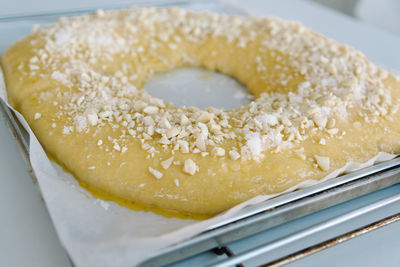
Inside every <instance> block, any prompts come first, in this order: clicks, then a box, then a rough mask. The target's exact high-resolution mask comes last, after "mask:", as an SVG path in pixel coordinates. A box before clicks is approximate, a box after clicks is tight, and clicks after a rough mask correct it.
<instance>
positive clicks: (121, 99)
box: [2, 8, 400, 215]
mask: <svg viewBox="0 0 400 267" xmlns="http://www.w3.org/2000/svg"><path fill="white" fill-rule="evenodd" d="M184 66H201V67H204V68H206V69H209V70H215V71H219V72H222V73H224V74H227V75H230V76H232V77H235V78H236V79H238V80H239V81H240V82H242V83H243V84H244V85H246V86H247V88H248V90H249V91H250V92H251V93H252V94H253V95H254V96H255V100H254V101H252V102H251V103H250V104H249V105H247V106H242V107H240V108H237V109H235V110H221V109H217V108H213V107H210V108H208V109H207V110H201V109H198V108H195V107H180V108H178V107H174V106H173V105H172V104H165V103H164V102H163V101H162V100H161V99H158V98H156V97H153V96H150V95H149V94H147V93H146V92H145V91H144V90H141V88H142V86H143V84H144V83H145V82H146V80H147V79H148V78H149V77H151V76H152V75H153V74H154V73H158V72H163V71H167V70H171V69H173V68H177V67H184ZM2 67H3V70H4V74H5V80H6V85H7V90H8V97H9V101H10V103H11V104H12V105H13V106H14V107H15V108H16V109H17V110H18V111H20V112H21V113H22V114H23V115H24V117H25V118H26V120H27V121H28V123H29V125H30V126H31V127H32V129H33V131H34V132H35V134H36V135H37V137H38V139H39V140H40V142H41V144H42V145H43V146H44V148H45V149H46V151H47V152H49V153H50V154H51V155H53V156H54V157H55V158H56V159H57V161H59V162H60V163H62V164H63V165H65V166H66V168H67V169H68V170H69V171H71V172H72V173H73V174H74V175H75V176H76V177H77V178H78V179H80V180H82V181H84V182H85V183H87V184H88V185H89V186H91V187H94V188H96V189H97V190H101V191H104V192H107V193H110V194H112V195H115V196H118V197H121V198H124V199H127V200H130V201H134V202H140V203H144V204H148V205H154V206H157V207H160V208H162V209H166V210H174V211H179V212H184V213H185V212H187V213H196V214H209V215H210V214H216V213H219V212H221V211H223V210H226V209H228V208H230V207H232V206H233V205H236V204H238V203H240V202H242V201H245V200H247V199H249V198H251V197H254V196H256V195H259V194H273V193H277V192H281V191H282V190H285V189H287V188H289V187H291V186H293V185H296V184H298V183H299V182H301V181H303V180H306V179H320V178H322V177H324V176H326V175H327V174H328V173H330V172H331V171H333V170H335V169H337V168H340V167H342V166H343V165H344V164H345V163H346V162H348V161H357V162H364V161H366V160H368V159H370V158H371V157H373V156H375V155H376V154H377V153H378V152H380V151H385V152H389V153H399V152H400V143H399V142H400V124H399V123H398V121H399V118H400V115H399V112H398V107H399V102H398V99H399V94H400V85H399V82H398V81H397V80H396V79H395V78H394V77H393V76H392V75H390V74H389V73H388V72H387V71H385V70H382V69H380V68H378V67H377V66H375V65H374V64H373V63H371V62H369V61H367V60H366V59H365V57H364V56H363V55H362V54H360V53H359V52H357V51H355V50H354V49H352V48H350V47H348V46H345V45H341V44H338V43H336V42H334V41H332V40H329V39H327V38H325V37H323V36H321V35H318V34H316V33H314V32H312V31H310V30H309V29H307V28H305V27H304V26H302V25H299V24H297V23H294V22H288V21H283V20H280V19H277V18H252V17H240V16H228V15H218V14H214V13H192V12H188V11H184V10H181V9H177V8H170V9H156V8H144V9H138V8H133V9H130V10H123V11H107V12H103V11H98V12H97V13H96V14H90V15H84V16H80V17H76V18H63V19H61V20H60V21H59V22H58V23H56V24H54V25H50V26H46V27H43V28H35V29H34V30H33V32H32V34H30V35H29V36H28V37H26V38H24V39H23V40H21V41H19V42H18V43H16V44H15V45H13V46H12V47H11V48H10V49H9V50H8V51H7V52H6V53H4V55H3V57H2Z"/></svg>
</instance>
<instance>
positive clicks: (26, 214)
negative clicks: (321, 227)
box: [0, 0, 400, 267]
mask: <svg viewBox="0 0 400 267" xmlns="http://www.w3.org/2000/svg"><path fill="white" fill-rule="evenodd" d="M128 2H130V1H119V3H128ZM238 2H239V1H238ZM285 2H287V3H288V2H289V1H285ZM296 3H297V1H294V0H293V1H292V2H290V5H288V8H290V11H287V12H286V13H285V14H283V16H289V17H290V18H292V19H297V17H300V16H298V14H297V13H296V12H297V10H298V9H297V7H296ZM110 4H114V3H112V2H109V1H107V0H97V1H96V0H86V1H82V0H69V1H51V0H41V1H30V0H11V1H5V0H2V1H0V16H5V15H12V14H21V13H34V12H39V11H49V10H60V9H71V8H74V9H75V8H85V7H92V6H96V5H97V6H104V5H106V6H107V5H110ZM241 4H242V5H246V6H248V7H249V8H253V9H254V10H258V13H260V14H265V12H266V11H267V12H266V13H268V12H270V13H274V12H278V11H277V10H274V4H273V1H271V0H270V1H261V0H248V1H243V2H241ZM312 9H313V7H312V6H310V12H312ZM314 12H316V10H314ZM278 13H279V12H278ZM318 19H321V18H318V17H315V16H310V17H308V18H306V19H304V18H303V23H305V24H308V23H310V25H317V26H316V27H314V28H315V29H316V30H320V31H322V32H324V33H325V34H327V35H328V36H330V37H334V38H336V39H338V40H339V41H346V42H347V43H350V44H352V43H353V42H354V44H357V45H358V46H357V47H358V48H359V49H361V50H362V51H364V52H365V53H366V54H367V55H368V54H369V52H370V51H372V50H373V49H374V41H375V42H376V40H377V39H379V38H381V37H382V36H383V37H384V38H385V39H384V40H381V41H379V42H385V43H386V44H385V45H383V47H385V46H388V48H387V49H383V50H382V51H381V53H380V54H379V55H376V54H374V53H372V54H371V55H372V57H373V58H372V59H373V60H375V61H377V62H378V63H381V64H383V63H384V64H386V65H388V66H391V67H393V68H397V69H400V60H399V56H400V55H397V56H393V54H391V53H390V51H393V47H391V48H390V47H389V46H393V45H396V46H397V45H398V46H397V47H400V38H399V37H397V36H394V35H387V34H384V33H382V32H381V31H379V30H375V29H374V30H373V32H374V34H376V35H375V36H374V37H372V38H371V40H370V41H368V42H367V41H366V42H362V43H361V45H360V42H359V40H357V39H358V38H359V37H358V36H352V35H354V33H350V32H347V33H346V32H341V33H339V34H338V32H337V29H335V25H332V27H327V25H324V24H326V23H332V21H330V20H329V19H330V18H329V16H328V17H325V19H323V20H322V21H321V24H320V26H319V27H318V24H315V21H314V20H318ZM343 19H344V20H347V18H343ZM313 21H314V22H313ZM313 23H314V24H313ZM367 28H369V27H368V26H364V25H363V26H361V28H360V29H361V30H362V29H365V30H367ZM330 29H331V31H330ZM364 37H365V36H364ZM0 38H6V36H1V37H0ZM360 46H361V47H360ZM398 54H399V53H398ZM0 142H1V145H0V170H1V172H0V178H1V184H2V185H1V186H0V260H1V263H0V266H43V267H47V266H71V263H70V262H69V260H68V258H67V256H66V253H65V251H64V249H63V248H62V246H61V245H60V243H59V241H58V238H57V235H56V233H55V230H54V227H53V226H52V223H51V221H50V218H49V215H48V213H47V210H46V208H45V205H44V203H43V201H42V200H41V198H40V194H39V192H38V190H37V187H36V186H35V185H34V184H33V182H32V180H31V177H30V175H29V173H28V170H27V168H26V165H25V163H24V161H23V159H22V157H21V154H20V152H19V150H18V148H17V146H16V144H15V142H14V140H13V137H12V135H11V133H10V131H9V130H8V128H7V126H6V124H5V121H4V118H3V117H1V116H0ZM393 209H394V210H396V209H397V211H398V210H400V207H399V206H397V207H394V208H393V207H392V210H393ZM382 212H383V211H382ZM314 216H322V215H319V214H316V215H314ZM309 219H310V218H309ZM311 219H312V218H311ZM399 237H400V223H399V222H397V223H393V224H391V225H389V226H386V227H383V228H380V229H378V230H375V231H373V232H370V233H368V234H365V235H363V236H361V237H357V238H355V239H352V240H350V241H348V242H345V243H343V244H340V245H337V246H334V247H331V248H329V249H326V250H324V251H322V252H318V253H316V254H313V255H311V256H308V257H305V258H303V259H301V260H298V261H296V262H294V263H292V264H291V266H294V267H299V266H320V265H325V266H355V265H358V266H377V265H380V266H393V267H394V266H400V253H399V251H400V238H399Z"/></svg>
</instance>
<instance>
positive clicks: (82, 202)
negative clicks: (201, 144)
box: [0, 69, 395, 267]
mask: <svg viewBox="0 0 400 267" xmlns="http://www.w3.org/2000/svg"><path fill="white" fill-rule="evenodd" d="M0 87H1V88H0V98H1V99H2V100H3V101H5V102H6V103H7V93H6V90H5V85H4V80H3V74H2V71H1V69H0ZM10 108H11V107H10ZM11 109H12V108H11ZM14 112H15V113H16V115H17V117H18V119H19V120H20V122H21V123H22V125H23V126H24V127H25V129H26V130H27V132H28V133H29V136H30V151H29V158H30V161H31V164H32V168H33V170H34V173H35V175H36V177H37V180H38V184H39V187H40V190H41V193H42V196H43V198H44V200H45V203H46V205H47V208H48V210H49V213H50V216H51V218H52V220H53V223H54V226H55V228H56V231H57V233H58V235H59V238H60V241H61V243H62V244H63V246H64V247H65V248H66V250H67V251H68V253H69V255H70V257H71V259H72V261H73V262H74V264H75V265H76V266H98V267H100V266H133V265H136V264H138V263H140V262H141V261H143V260H145V259H148V258H150V257H152V256H153V255H155V254H157V252H159V251H160V250H161V249H163V248H166V247H168V246H170V245H172V244H175V243H178V242H180V241H183V240H185V239H188V238H190V237H193V236H195V235H197V234H200V233H201V232H203V231H205V230H206V229H207V228H209V227H211V226H213V225H215V224H217V223H220V222H222V221H224V220H225V219H227V218H230V217H232V216H233V215H237V214H238V213H240V212H243V211H244V208H245V207H247V206H249V205H255V204H257V203H260V202H263V201H266V200H268V199H270V198H272V197H275V196H277V195H280V194H277V195H267V196H258V197H255V198H253V199H250V200H248V201H246V202H244V203H242V204H240V205H237V206H235V207H233V208H232V209H230V210H228V211H226V212H225V213H223V214H220V215H218V216H215V217H213V218H211V219H208V220H204V221H194V220H188V219H186V220H184V219H176V218H166V217H163V216H160V215H157V214H154V213H151V212H140V211H132V210H129V209H126V208H124V207H120V206H118V205H117V204H115V203H113V202H105V201H102V200H99V199H95V198H94V197H92V196H91V195H90V193H88V192H87V191H86V190H85V189H83V188H81V187H80V186H79V185H78V183H77V182H76V181H75V179H74V178H73V177H72V176H71V175H70V174H68V173H65V172H64V171H63V170H62V169H61V168H60V167H58V166H57V165H56V164H55V163H52V162H51V161H50V160H49V159H48V157H47V156H46V154H45V152H44V151H43V148H42V146H41V145H40V143H39V142H38V140H37V139H36V137H35V135H34V134H33V132H32V131H31V129H30V128H29V126H28V124H27V123H26V121H25V120H24V118H23V117H22V115H21V114H19V113H18V112H16V111H15V110H14ZM394 157H395V155H392V154H387V153H379V155H377V156H376V157H374V158H372V159H370V160H369V161H368V162H365V163H362V164H360V163H354V162H349V163H348V164H347V165H346V166H344V167H343V168H341V169H339V170H335V171H333V172H332V173H330V174H329V175H328V176H327V177H325V178H324V179H323V180H321V181H314V180H307V181H304V182H302V183H300V184H298V185H296V186H294V187H292V188H290V189H288V190H286V191H285V192H282V193H281V194H283V193H287V192H290V191H294V190H296V189H299V188H304V187H307V186H311V185H314V184H317V183H320V182H323V181H325V180H328V179H331V178H334V177H337V176H338V175H340V174H341V173H343V172H350V171H353V170H356V169H359V168H363V167H366V166H371V165H373V164H374V163H375V162H378V161H385V160H389V159H392V158H394Z"/></svg>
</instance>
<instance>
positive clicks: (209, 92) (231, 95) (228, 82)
mask: <svg viewBox="0 0 400 267" xmlns="http://www.w3.org/2000/svg"><path fill="white" fill-rule="evenodd" d="M143 89H144V90H146V91H147V92H148V93H149V94H151V95H153V96H156V97H158V98H161V99H163V100H164V102H165V103H169V102H171V103H173V104H174V105H175V106H177V107H182V106H195V107H198V108H201V109H206V108H208V107H215V108H222V109H235V108H238V107H240V106H244V105H247V104H249V103H250V101H251V100H252V99H253V96H252V95H251V94H250V92H249V91H248V90H247V89H246V86H244V85H243V84H241V83H240V82H239V81H237V80H236V79H234V78H232V77H229V76H227V75H225V74H222V73H219V72H215V71H210V70H206V69H203V68H200V67H185V68H177V69H174V70H171V71H168V72H164V73H159V74H156V75H155V76H153V77H152V78H150V79H149V80H148V81H147V83H146V84H145V86H144V87H143Z"/></svg>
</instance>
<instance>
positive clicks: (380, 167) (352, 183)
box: [0, 1, 400, 266]
mask: <svg viewBox="0 0 400 267" xmlns="http://www.w3.org/2000/svg"><path fill="white" fill-rule="evenodd" d="M141 3H142V4H143V2H139V5H140V4H141ZM193 3H194V5H196V3H197V2H196V1H194V2H193V1H164V2H151V3H148V2H146V4H151V5H155V6H169V5H178V6H185V5H188V4H190V5H193ZM137 4H138V3H135V5H137ZM207 5H208V6H207ZM126 7H128V5H124V6H117V7H116V6H112V7H103V8H104V9H108V8H113V9H115V8H126ZM194 7H195V8H196V6H194ZM209 7H211V9H212V10H214V11H218V9H219V11H224V12H225V11H228V12H229V13H242V12H240V11H238V10H235V8H233V7H231V6H229V5H226V4H220V3H218V2H217V3H216V2H215V1H202V2H201V9H208V8H209ZM94 10H95V9H85V10H70V11H62V12H53V13H46V14H28V15H24V16H13V17H0V25H1V24H5V23H11V22H24V21H30V22H32V21H33V22H34V21H36V20H40V21H43V20H48V21H49V22H52V21H54V20H55V19H57V18H58V17H60V16H71V15H77V14H82V13H86V12H91V11H94ZM27 30H28V28H27ZM27 33H28V32H27ZM11 39H12V38H11ZM14 41H15V40H9V41H8V42H9V44H11V43H13V42H14ZM5 48H6V47H5V46H4V44H1V45H0V53H2V52H3V51H4V49H5ZM0 110H1V113H2V114H3V116H4V118H5V120H6V122H7V124H8V126H9V128H10V130H11V132H12V134H13V136H14V139H15V140H16V143H17V144H18V146H19V148H20V150H21V153H22V155H23V157H24V159H25V162H26V164H27V167H28V169H29V171H30V173H31V175H32V179H33V181H34V183H35V184H36V183H37V181H36V178H35V174H34V173H33V171H32V168H31V165H30V162H29V135H28V134H27V132H26V131H25V130H24V128H23V127H22V126H21V124H20V123H19V121H18V119H17V118H16V116H15V115H14V114H13V112H12V111H11V110H10V109H9V108H8V107H7V106H6V104H5V103H3V102H2V101H0ZM397 183H400V158H399V157H397V158H394V159H392V160H390V161H386V162H383V163H379V164H376V165H374V166H371V167H367V168H364V169H361V170H358V171H355V172H352V173H349V174H345V175H342V176H340V177H338V178H334V179H330V180H328V181H325V182H323V183H320V184H317V185H314V186H310V187H307V188H305V189H301V190H297V191H294V192H291V193H288V194H285V195H281V196H279V197H276V198H273V199H270V200H268V201H265V202H263V203H260V204H258V205H254V206H251V207H248V208H246V209H245V212H242V213H240V214H239V215H237V216H234V217H232V218H230V219H228V220H225V221H223V222H221V223H219V224H216V225H213V226H212V227H210V228H209V229H207V231H206V232H203V233H202V234H200V235H197V236H195V237H193V238H191V239H189V240H186V241H184V242H181V243H179V244H176V245H173V246H170V247H168V248H166V249H163V250H161V251H160V252H159V254H158V255H157V256H156V257H154V258H152V259H150V260H148V261H146V262H144V263H143V264H142V265H143V266H158V265H163V264H168V263H172V262H176V261H178V260H181V259H184V258H187V257H190V256H192V255H196V254H198V253H201V252H204V251H208V250H211V249H214V248H221V247H223V246H224V245H226V244H228V243H230V242H232V241H235V240H239V239H242V238H244V237H247V236H250V235H253V234H255V233H258V232H261V231H263V230H266V229H269V228H272V227H274V226H277V225H280V224H283V223H285V222H288V221H291V220H294V219H296V218H299V217H302V216H305V215H307V214H310V213H313V212H316V211H319V210H322V209H325V208H328V207H331V206H333V205H336V204H339V203H343V202H345V201H348V200H350V199H354V198H357V197H359V196H362V195H365V194H368V193H371V192H374V191H377V190H379V189H382V188H385V187H389V186H391V185H394V184H397ZM391 201H393V200H388V201H387V203H391ZM396 201H397V200H396ZM378 206H379V205H378ZM240 260H241V258H239V259H237V260H236V261H232V262H230V263H229V262H228V263H225V264H227V265H226V266H228V265H230V264H236V263H237V262H240Z"/></svg>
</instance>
